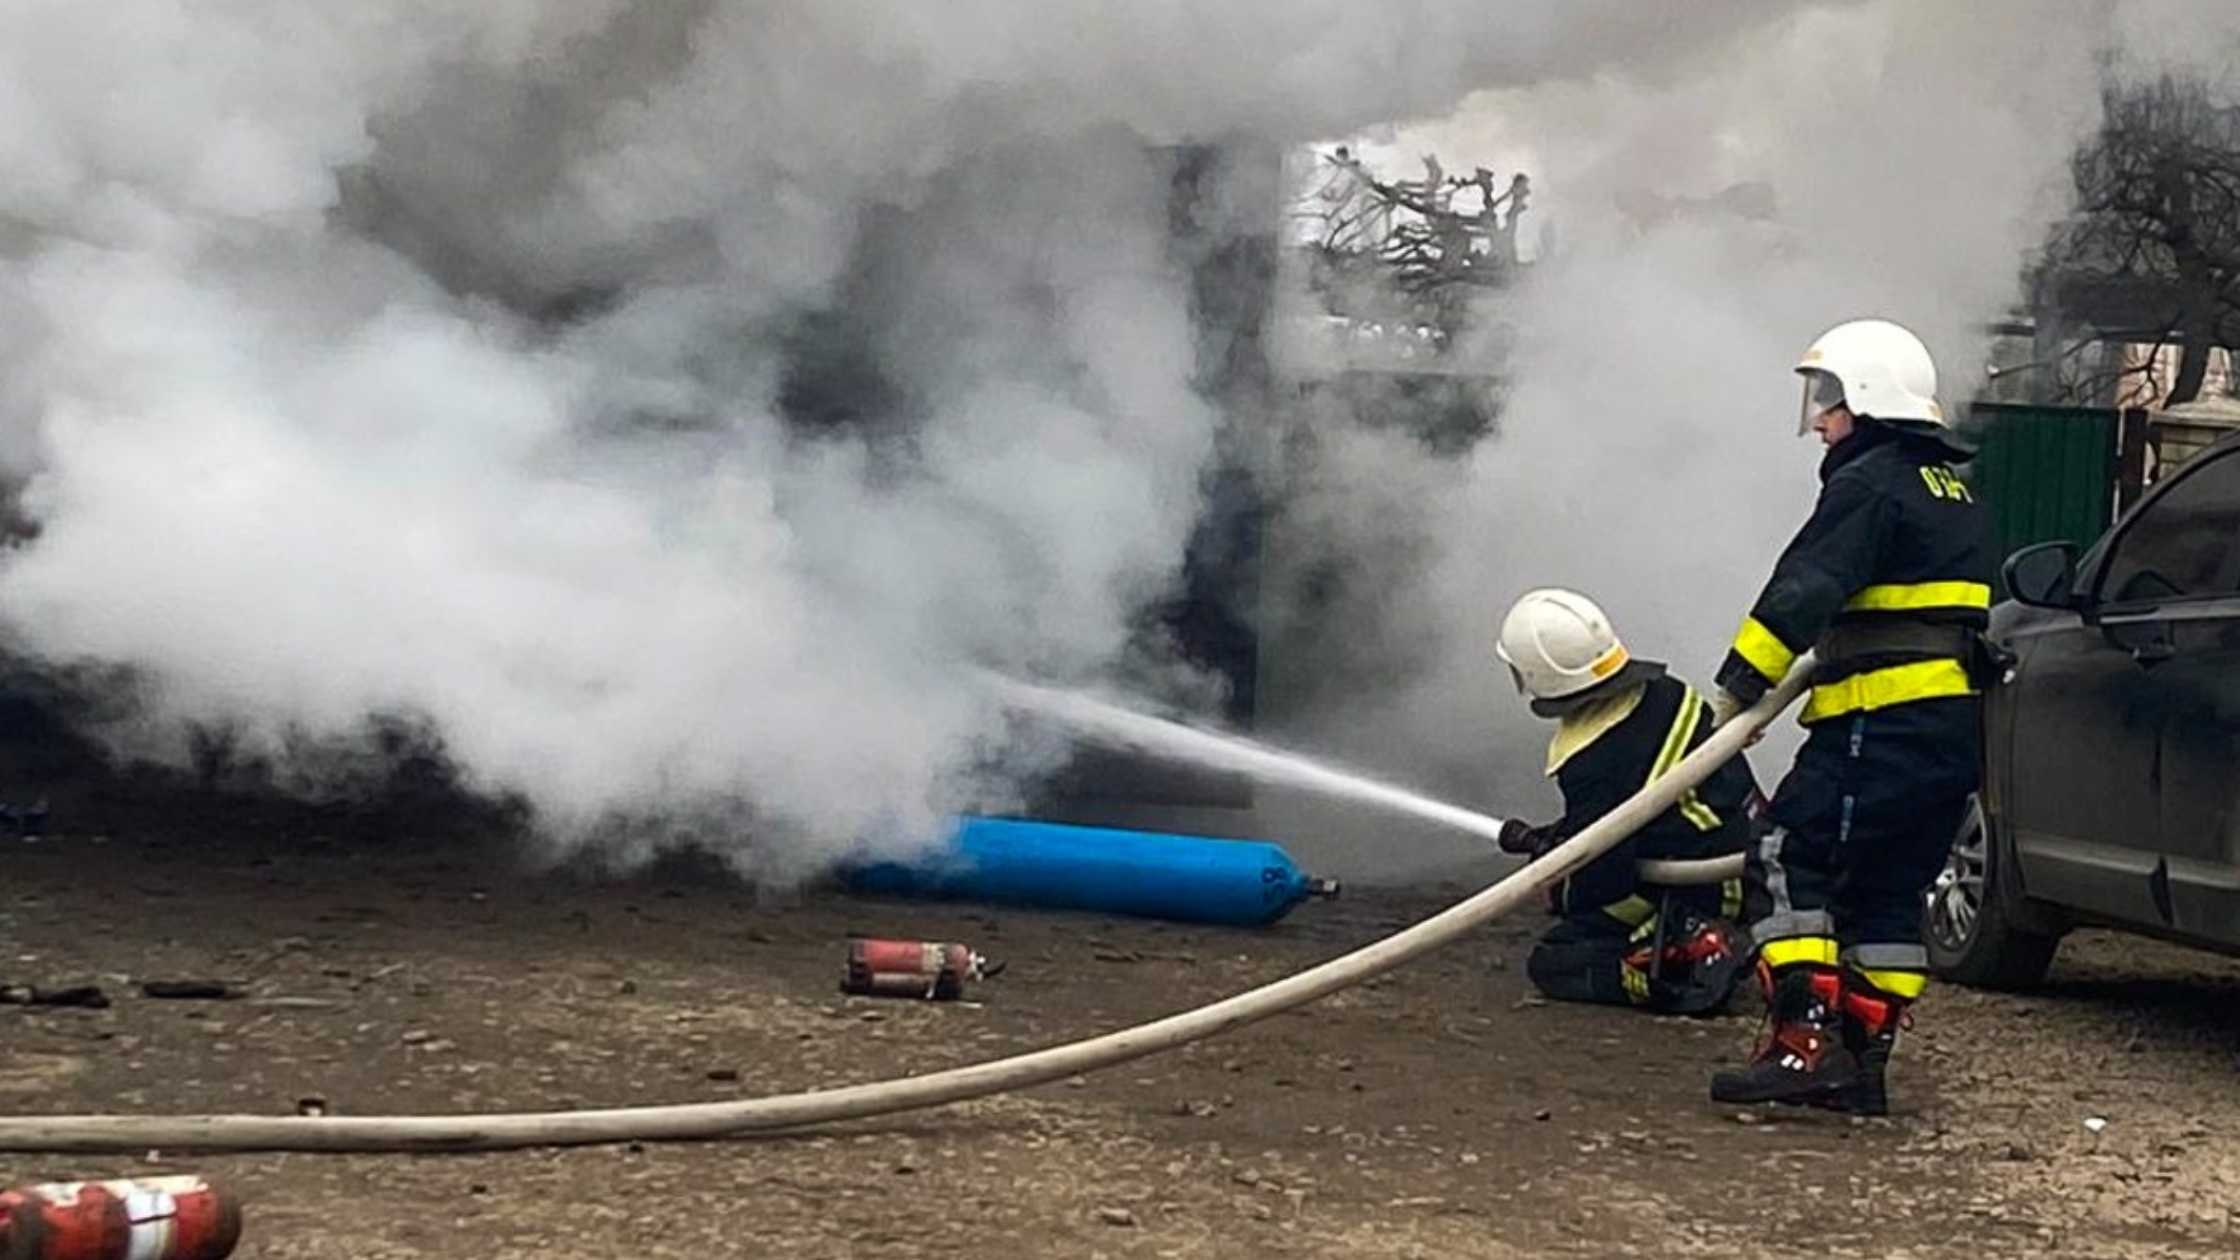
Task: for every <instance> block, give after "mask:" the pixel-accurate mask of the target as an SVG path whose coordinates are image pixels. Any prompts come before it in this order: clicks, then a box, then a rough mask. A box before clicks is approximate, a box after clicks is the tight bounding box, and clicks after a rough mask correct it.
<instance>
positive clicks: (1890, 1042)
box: [1814, 977, 1913, 1116]
mask: <svg viewBox="0 0 2240 1260" xmlns="http://www.w3.org/2000/svg"><path fill="white" fill-rule="evenodd" d="M1909 1005H1910V1003H1908V1002H1907V1001H1906V1000H1905V999H1904V998H1901V997H1894V996H1892V995H1890V994H1888V993H1883V992H1881V991H1879V990H1877V989H1875V988H1873V987H1871V986H1869V985H1867V984H1866V983H1865V982H1863V981H1861V980H1859V979H1858V978H1857V977H1852V978H1850V979H1849V980H1848V981H1847V983H1845V985H1844V987H1843V1006H1842V1011H1843V1045H1844V1049H1846V1050H1848V1051H1850V1052H1851V1057H1852V1059H1853V1060H1854V1061H1856V1062H1857V1063H1858V1065H1859V1072H1858V1077H1857V1079H1855V1080H1853V1081H1852V1083H1851V1084H1850V1085H1848V1086H1846V1087H1845V1088H1844V1089H1842V1090H1840V1091H1838V1092H1837V1093H1834V1094H1831V1095H1829V1096H1827V1097H1826V1098H1824V1099H1815V1100H1814V1102H1815V1104H1816V1105H1819V1106H1824V1107H1828V1108H1830V1109H1831V1110H1835V1111H1843V1112H1849V1113H1850V1114H1852V1115H1855V1116H1886V1115H1889V1114H1890V1090H1889V1085H1888V1083H1887V1079H1886V1078H1887V1074H1888V1072H1889V1068H1890V1051H1891V1050H1892V1049H1893V1048H1895V1047H1896V1046H1897V1044H1898V1030H1899V1029H1900V1028H1902V1027H1905V1026H1906V1025H1908V1024H1910V1023H1912V1022H1913V1021H1912V1018H1911V1016H1910V1015H1908V1014H1907V1007H1908V1006H1909Z"/></svg>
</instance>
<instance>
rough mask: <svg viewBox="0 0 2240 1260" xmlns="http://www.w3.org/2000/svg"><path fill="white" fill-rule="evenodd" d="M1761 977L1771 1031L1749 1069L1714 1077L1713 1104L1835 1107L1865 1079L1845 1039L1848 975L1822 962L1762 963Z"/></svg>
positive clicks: (1762, 1041) (1751, 1060)
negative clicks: (1844, 985)
mask: <svg viewBox="0 0 2240 1260" xmlns="http://www.w3.org/2000/svg"><path fill="white" fill-rule="evenodd" d="M1758 978H1759V983H1760V984H1761V985H1762V986H1763V987H1764V988H1765V991H1766V1022H1767V1025H1768V1028H1767V1032H1766V1033H1765V1035H1764V1036H1763V1037H1761V1038H1760V1039H1759V1042H1758V1049H1757V1053H1756V1054H1754V1055H1753V1056H1751V1059H1750V1062H1749V1064H1748V1066H1746V1067H1744V1068H1742V1069H1741V1070H1740V1071H1735V1072H1720V1073H1718V1074H1716V1075H1714V1076H1713V1077H1712V1078H1711V1098H1712V1100H1713V1101H1714V1102H1723V1103H1769V1102H1770V1103H1799V1104H1807V1105H1814V1106H1832V1105H1834V1101H1835V1100H1836V1099H1837V1098H1839V1097H1844V1096H1846V1095H1847V1091H1850V1090H1853V1089H1855V1088H1857V1087H1858V1085H1859V1080H1860V1069H1859V1061H1858V1059H1857V1057H1856V1056H1855V1055H1854V1054H1853V1053H1852V1051H1851V1050H1850V1048H1849V1047H1848V1046H1846V1045H1845V1044H1844V1041H1843V1036H1842V1028H1841V1025H1842V1022H1843V1014H1842V1012H1843V997H1844V993H1843V976H1842V973H1841V972H1838V971H1837V970H1836V969H1835V968H1833V967H1828V966H1823V965H1821V964H1818V963H1791V964H1789V965H1787V966H1785V967H1780V968H1769V967H1766V966H1764V965H1763V964H1762V963H1761V964H1760V965H1759V968H1758Z"/></svg>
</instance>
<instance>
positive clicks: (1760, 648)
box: [1734, 617, 1797, 683]
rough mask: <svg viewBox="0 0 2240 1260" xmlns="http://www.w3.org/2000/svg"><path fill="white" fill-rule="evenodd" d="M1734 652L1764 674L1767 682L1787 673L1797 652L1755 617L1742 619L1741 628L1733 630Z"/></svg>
mask: <svg viewBox="0 0 2240 1260" xmlns="http://www.w3.org/2000/svg"><path fill="white" fill-rule="evenodd" d="M1734 650H1735V654H1736V655H1738V656H1740V657H1741V658H1742V659H1743V660H1746V661H1748V662H1750V668H1752V669H1754V670H1757V671H1758V672H1759V673H1761V674H1763V675H1765V678H1766V681H1767V682H1774V683H1777V682H1780V681H1781V680H1782V679H1783V678H1786V677H1787V676H1788V674H1789V666H1791V665H1793V664H1795V663H1796V659H1797V654H1796V653H1795V652H1793V651H1790V650H1789V645H1788V644H1786V643H1783V642H1782V641H1781V636H1780V635H1777V634H1775V633H1774V632H1773V631H1771V630H1768V629H1766V627H1765V623H1764V622H1761V621H1759V620H1758V619H1757V618H1756V617H1745V618H1743V619H1742V629H1741V630H1739V631H1736V632H1735V636H1734Z"/></svg>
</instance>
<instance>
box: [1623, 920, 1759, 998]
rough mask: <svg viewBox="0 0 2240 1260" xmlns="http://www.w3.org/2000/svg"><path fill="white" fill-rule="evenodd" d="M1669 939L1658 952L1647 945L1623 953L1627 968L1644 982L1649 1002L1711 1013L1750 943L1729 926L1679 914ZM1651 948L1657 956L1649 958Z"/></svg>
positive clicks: (1729, 990)
mask: <svg viewBox="0 0 2240 1260" xmlns="http://www.w3.org/2000/svg"><path fill="white" fill-rule="evenodd" d="M1676 917H1677V918H1678V920H1679V922H1678V924H1677V925H1676V930H1675V931H1674V933H1673V937H1672V939H1668V940H1666V941H1665V943H1664V946H1663V949H1662V950H1661V951H1655V947H1654V946H1653V945H1652V946H1649V947H1644V948H1641V949H1637V950H1635V951H1634V952H1632V953H1631V954H1628V955H1627V956H1626V965H1627V966H1628V967H1632V968H1637V969H1639V970H1640V971H1641V972H1642V973H1643V974H1644V975H1647V976H1650V977H1652V978H1651V979H1650V980H1649V985H1648V987H1649V994H1650V1005H1651V1006H1652V1007H1654V1008H1655V1009H1657V1010H1660V1011H1670V1012H1672V1013H1673V1014H1675V1015H1710V1014H1716V1013H1718V1012H1719V1011H1722V1010H1725V1009H1726V1006H1727V1000H1728V999H1729V998H1731V997H1733V996H1734V989H1735V983H1736V982H1737V981H1739V980H1740V979H1741V978H1742V971H1743V967H1744V965H1745V964H1746V963H1747V962H1748V960H1749V953H1750V951H1749V947H1748V946H1747V945H1745V944H1744V943H1743V941H1742V938H1741V935H1740V933H1738V932H1736V931H1735V929H1734V925H1733V924H1731V923H1728V922H1727V921H1726V920H1724V919H1706V918H1702V917H1699V916H1697V915H1694V914H1688V913H1681V914H1679V915H1677V916H1676ZM1652 951H1655V952H1657V954H1658V956H1657V957H1656V958H1654V959H1652V958H1651V957H1650V954H1651V953H1652Z"/></svg>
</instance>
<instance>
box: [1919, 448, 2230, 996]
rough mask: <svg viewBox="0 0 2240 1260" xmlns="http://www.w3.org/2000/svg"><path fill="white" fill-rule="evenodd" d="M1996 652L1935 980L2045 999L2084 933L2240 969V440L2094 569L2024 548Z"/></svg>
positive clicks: (1933, 911) (2209, 455) (1934, 931)
mask: <svg viewBox="0 0 2240 1260" xmlns="http://www.w3.org/2000/svg"><path fill="white" fill-rule="evenodd" d="M2004 577H2005V582H2006V586H2007V590H2008V591H2009V592H2010V594H2011V595H2012V598H2011V599H2010V600H2009V601H2008V602H2006V603H2002V604H2000V605H1999V606H1998V607H1997V608H1996V609H1994V610H1993V611H1992V617H1991V634H1992V638H1993V639H1994V640H1995V641H1997V642H1998V643H2000V644H2001V645H2002V646H2004V647H2005V648H2006V649H2007V650H2008V651H2009V652H2011V653H2013V655H2014V661H2013V665H2012V668H2011V669H2010V670H2009V671H2008V673H2007V676H2006V681H2005V682H2004V684H2003V685H2001V686H1998V687H1995V688H1993V689H1992V691H1991V694H1990V695H1989V696H1988V697H1987V698H1986V703H1985V706H1984V721H1985V732H1984V734H1985V738H1984V787H1983V792H1982V794H1981V796H1980V798H1979V806H1980V807H1979V808H1978V809H1976V810H1974V811H1972V816H1971V818H1970V821H1969V824H1968V826H1966V827H1965V828H1963V829H1962V832H1961V834H1960V836H1959V838H1958V841H1957V842H1956V843H1955V844H1954V846H1953V854H1952V859H1951V861H1950V863H1949V864H1948V865H1947V866H1946V869H1945V873H1944V875H1943V876H1942V877H1941V878H1940V879H1939V880H1938V881H1937V884H1936V887H1935V888H1933V889H1932V890H1931V891H1930V893H1929V906H1928V916H1927V919H1926V929H1925V930H1926V935H1927V937H1928V945H1929V956H1930V958H1931V960H1932V962H1933V964H1934V966H1935V967H1936V969H1937V971H1938V972H1939V973H1940V974H1942V975H1944V976H1945V977H1946V978H1948V979H1952V980H1957V981H1960V982H1962V983H1965V984H1975V985H1985V986H1993V987H2015V986H2024V985H2029V984H2032V983H2034V982H2036V981H2037V980H2039V979H2040V978H2041V977H2043V976H2044V974H2045V970H2046V967H2047V965H2048V964H2049V963H2051V962H2052V960H2053V952H2054V948H2055V946H2057V945H2058V944H2059V943H2060V940H2061V936H2062V934H2063V933H2064V932H2066V931H2068V930H2069V929H2070V928H2071V927H2074V926H2078V925H2081V924H2093V925H2099V926H2107V927H2115V928H2121V929H2124V930H2127V931H2134V932H2140V933H2144V934H2147V935H2151V936H2158V937H2162V938H2165V939H2168V940H2173V941H2177V942H2180V943H2183V944H2188V945H2197V946H2201V947H2204V948H2208V949H2215V950H2220V951H2225V952H2233V953H2240V436H2236V437H2232V438H2228V439H2226V440H2224V441H2222V442H2219V443H2218V444H2217V445H2215V446H2212V447H2210V448H2209V449H2207V450H2206V451H2203V452H2202V453H2201V454H2199V455H2196V456H2195V457H2193V458H2192V459H2191V460H2189V461H2187V462H2186V463H2185V464H2184V465H2182V466H2180V467H2179V468H2178V469H2177V470H2175V471H2174V472H2172V473H2171V474H2170V475H2169V476H2168V477H2166V478H2165V479H2164V480H2163V481H2162V482H2160V483H2159V484H2157V485H2156V486H2155V487H2154V488H2153V489H2152V490H2151V491H2149V492H2148V493H2147V495H2146V496H2145V497H2144V498H2143V499H2142V500H2141V501H2140V502H2139V503H2138V505H2137V506H2135V507H2134V508H2133V509H2132V510H2131V511H2130V512H2128V513H2126V514H2125V515H2124V516H2123V518H2122V519H2121V520H2119V521H2117V522H2116V524H2115V525H2114V527H2112V528H2111V529H2109V531H2108V532H2107V534H2106V535H2104V536H2103V537H2102V538H2101V539H2100V540H2099V541H2098V542H2097V543H2095V544H2094V545H2093V547H2092V548H2091V550H2089V551H2087V552H2085V554H2084V555H2083V556H2082V558H2079V556H2078V554H2077V548H2076V547H2075V545H2073V544H2071V543H2045V544H2041V545H2039V546H2035V547H2026V548H2024V549H2022V550H2021V551H2017V552H2016V553H2014V555H2013V556H2011V557H2009V558H2008V560H2007V563H2006V568H2005V572H2004Z"/></svg>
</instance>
